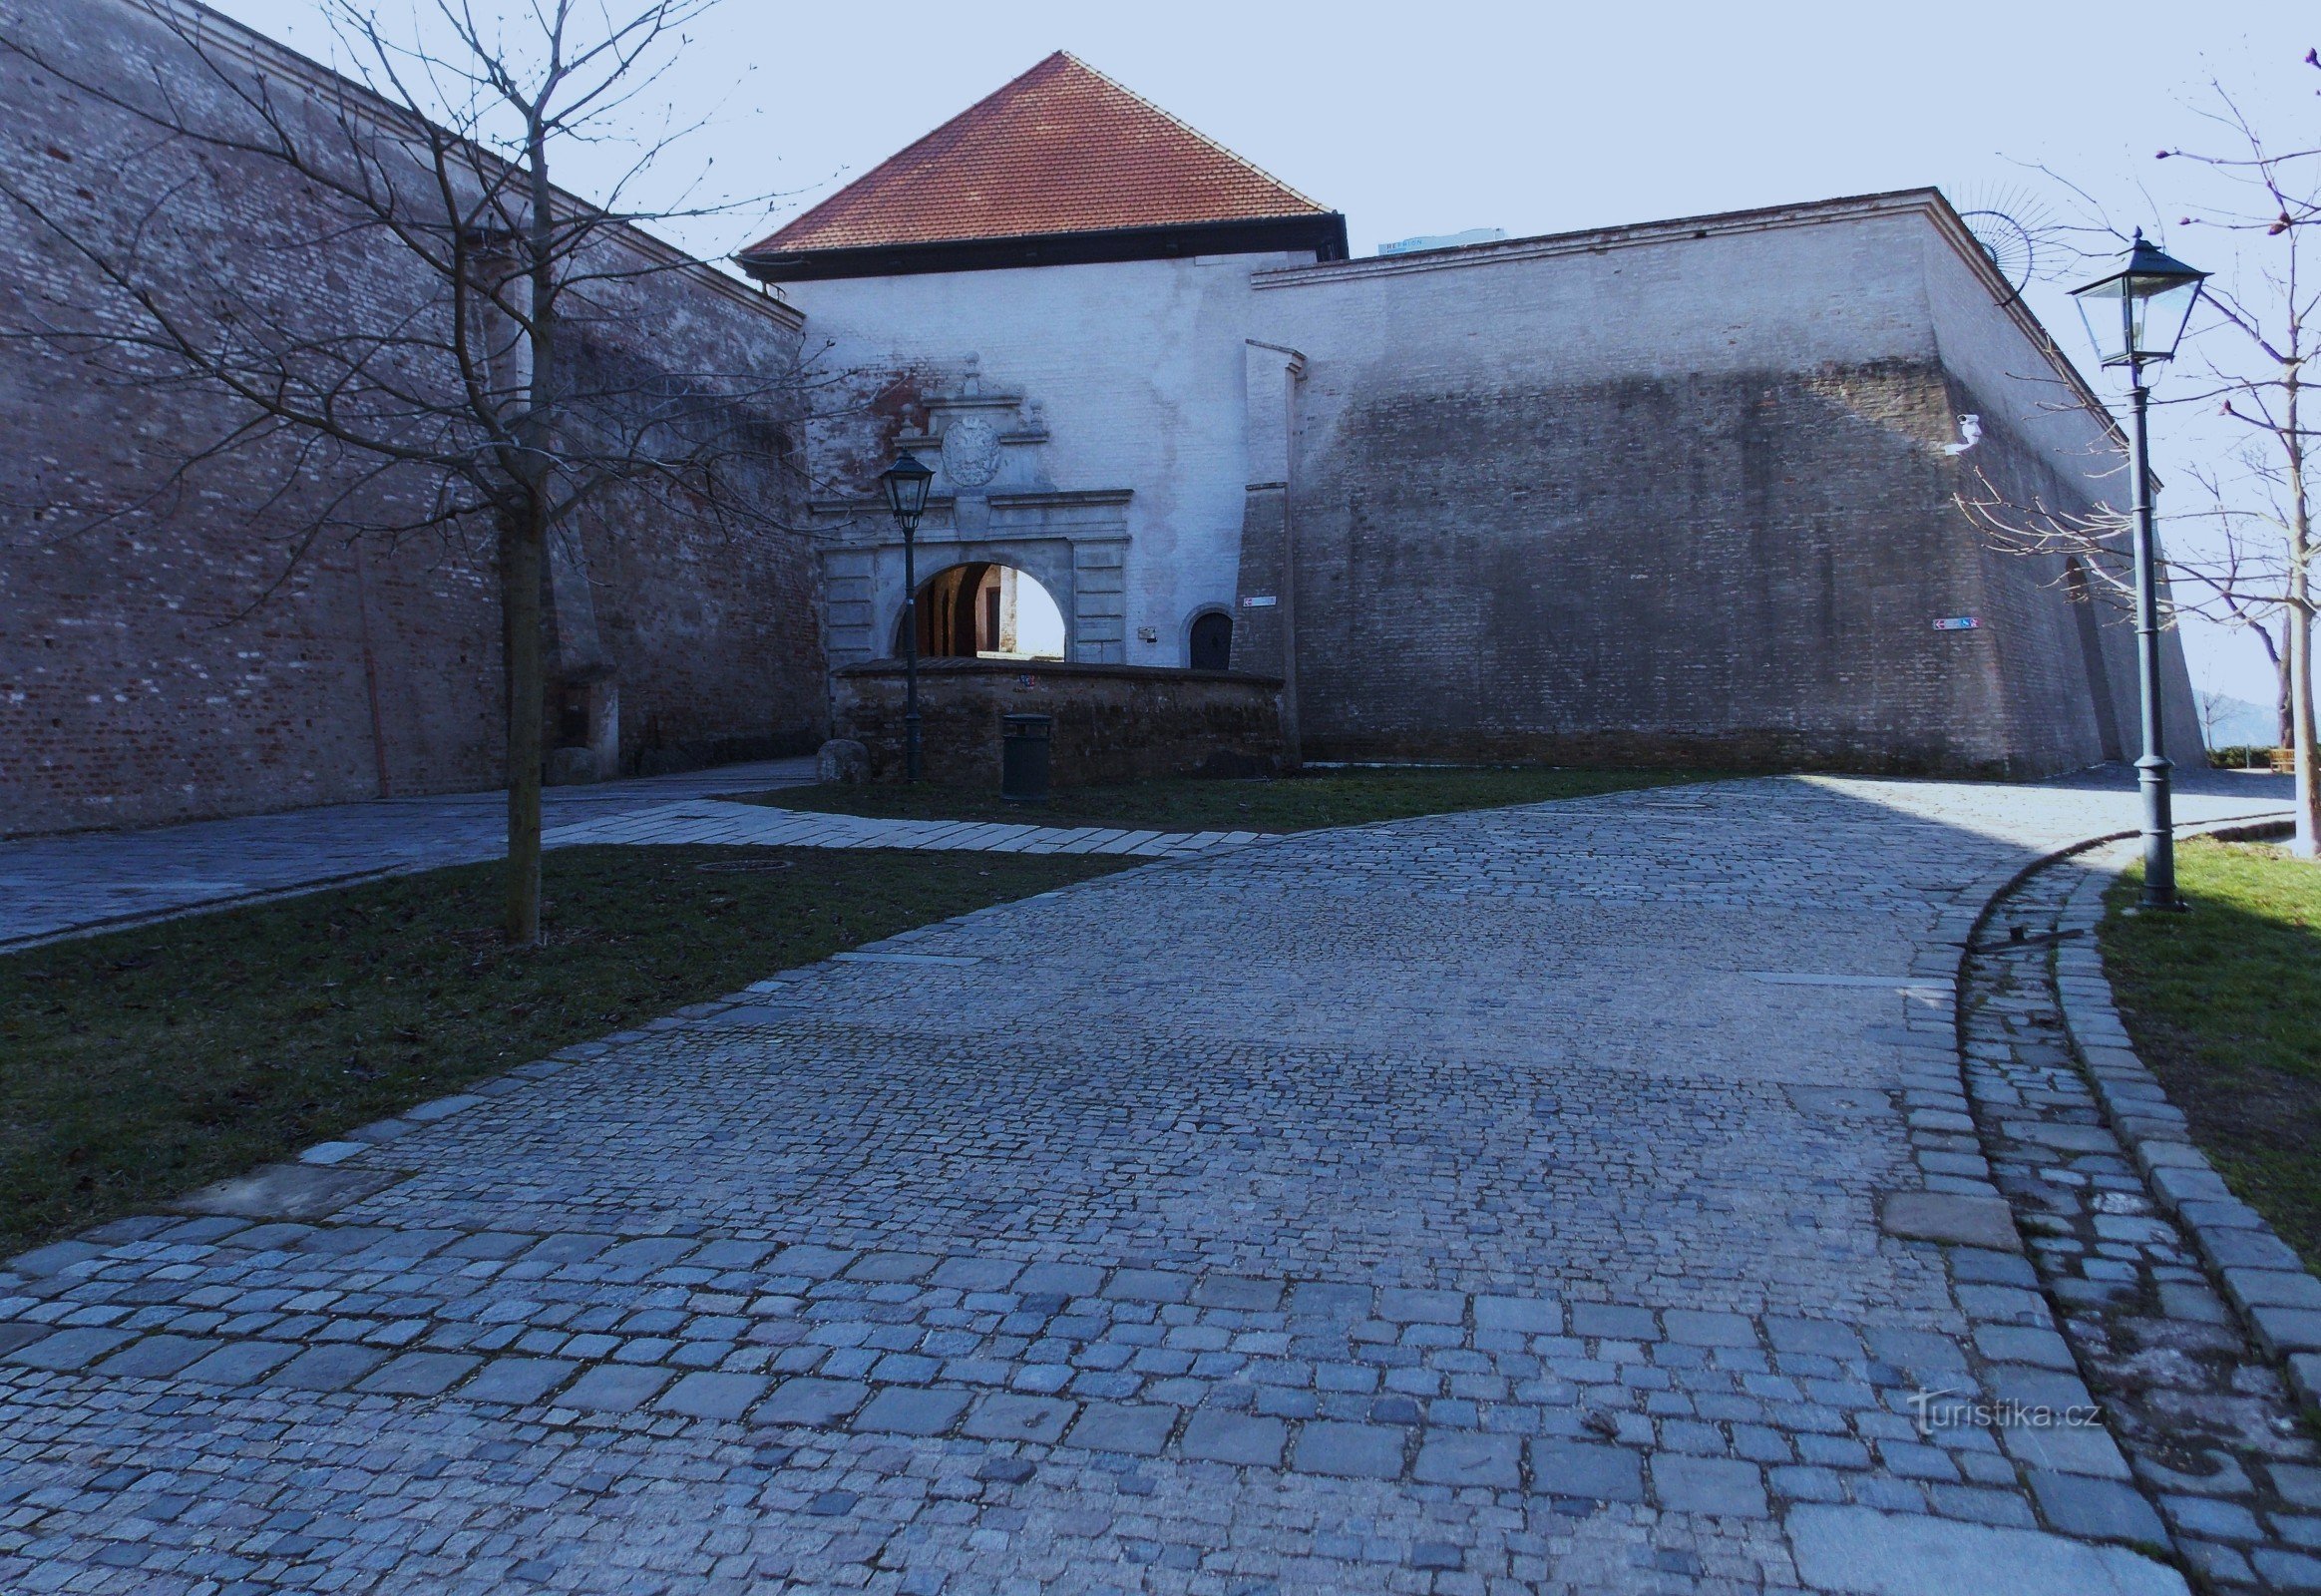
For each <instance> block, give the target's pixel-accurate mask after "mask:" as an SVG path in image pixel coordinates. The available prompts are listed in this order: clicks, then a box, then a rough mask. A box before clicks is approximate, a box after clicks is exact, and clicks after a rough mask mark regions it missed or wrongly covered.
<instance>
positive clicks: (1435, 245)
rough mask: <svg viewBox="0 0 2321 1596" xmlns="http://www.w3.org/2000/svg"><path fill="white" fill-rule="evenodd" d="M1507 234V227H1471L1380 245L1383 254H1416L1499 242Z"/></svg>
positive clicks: (1399, 239) (1379, 251)
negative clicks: (1471, 244) (1420, 251)
mask: <svg viewBox="0 0 2321 1596" xmlns="http://www.w3.org/2000/svg"><path fill="white" fill-rule="evenodd" d="M1506 236H1507V229H1506V228H1505V227H1469V228H1467V230H1466V231H1464V232H1429V233H1421V234H1420V235H1419V236H1417V237H1415V238H1396V239H1395V240H1394V241H1393V242H1392V243H1382V244H1379V245H1378V253H1379V254H1382V255H1409V254H1416V253H1417V252H1418V251H1419V250H1421V249H1456V248H1459V247H1461V246H1462V245H1465V244H1470V243H1497V242H1498V241H1499V240H1500V239H1501V238H1504V237H1506Z"/></svg>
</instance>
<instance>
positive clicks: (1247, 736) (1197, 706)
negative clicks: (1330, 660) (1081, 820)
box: [831, 659, 1282, 788]
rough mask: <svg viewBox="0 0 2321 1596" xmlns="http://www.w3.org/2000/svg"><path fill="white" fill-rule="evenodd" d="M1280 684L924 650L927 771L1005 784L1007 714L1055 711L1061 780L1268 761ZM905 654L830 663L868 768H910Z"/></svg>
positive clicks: (1253, 771) (1225, 771) (1254, 768)
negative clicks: (1002, 739) (1002, 737)
mask: <svg viewBox="0 0 2321 1596" xmlns="http://www.w3.org/2000/svg"><path fill="white" fill-rule="evenodd" d="M1281 692H1282V684H1281V682H1280V681H1279V680H1277V679H1275V678H1274V677H1271V676H1249V675H1243V674H1241V673H1240V672H1238V671H1226V670H1173V669H1164V668H1160V667H1157V666H1146V665H1093V664H1079V663H1070V662H1066V661H1063V660H1045V659H1043V660H1003V659H927V660H922V661H921V662H920V665H919V715H920V721H919V726H920V745H921V747H922V749H923V750H924V768H925V772H926V778H927V779H928V780H929V781H937V782H944V783H947V784H953V785H958V786H989V787H993V788H996V787H997V786H998V784H999V730H1000V722H999V717H1000V716H1002V715H1013V714H1042V715H1052V716H1054V717H1055V733H1054V736H1055V741H1054V745H1053V748H1052V750H1051V754H1050V758H1051V770H1052V777H1051V779H1052V781H1053V784H1054V785H1056V786H1058V787H1075V786H1085V785H1087V784H1089V783H1092V782H1105V781H1136V780H1141V779H1145V778H1149V777H1155V776H1196V775H1217V776H1247V775H1259V774H1267V773H1271V772H1272V771H1273V770H1275V769H1277V768H1278V767H1279V766H1280V763H1281V758H1282V714H1281ZM903 697H904V680H903V666H902V664H901V662H899V661H897V660H891V659H880V660H873V661H870V662H869V663H866V664H858V665H846V666H843V667H841V668H840V669H838V670H836V671H833V672H832V673H831V721H832V727H833V730H832V734H833V735H834V736H839V737H852V738H854V739H855V740H857V741H858V742H860V743H862V744H863V746H864V747H866V748H868V749H869V750H870V756H871V779H872V780H874V781H900V780H901V779H902V777H903Z"/></svg>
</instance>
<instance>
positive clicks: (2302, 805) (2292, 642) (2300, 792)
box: [2284, 564, 2321, 859]
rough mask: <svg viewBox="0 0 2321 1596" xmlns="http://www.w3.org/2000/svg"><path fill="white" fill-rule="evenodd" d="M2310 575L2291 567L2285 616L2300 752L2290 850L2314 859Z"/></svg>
mask: <svg viewBox="0 0 2321 1596" xmlns="http://www.w3.org/2000/svg"><path fill="white" fill-rule="evenodd" d="M2308 591H2309V589H2308V582H2307V577H2306V574H2305V571H2304V568H2303V567H2302V565H2301V564H2300V565H2293V566H2291V567H2290V570H2289V597H2290V598H2291V600H2292V604H2291V607H2290V609H2289V612H2288V614H2287V615H2286V616H2285V617H2284V618H2285V620H2286V622H2287V625H2288V628H2289V691H2290V709H2289V720H2290V725H2289V732H2290V740H2289V746H2290V747H2291V748H2292V749H2294V750H2295V751H2296V755H2297V776H2296V782H2297V794H2296V811H2297V834H2296V837H2295V838H2294V839H2293V840H2292V841H2291V842H2290V844H2289V852H2291V853H2293V854H2295V855H2296V856H2297V857H2298V858H2300V859H2311V858H2313V857H2315V855H2316V853H2317V852H2321V764H2317V763H2316V762H2315V758H2314V746H2313V730H2314V727H2313V617H2312V615H2311V614H2310V613H2309V612H2307V610H2306V608H2305V602H2306V596H2307V593H2308Z"/></svg>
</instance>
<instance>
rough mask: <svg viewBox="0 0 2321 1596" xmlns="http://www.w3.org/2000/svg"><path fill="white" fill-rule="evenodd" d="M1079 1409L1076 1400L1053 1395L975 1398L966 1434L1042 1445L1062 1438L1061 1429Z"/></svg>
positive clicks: (984, 1438) (968, 1414) (1000, 1394)
mask: <svg viewBox="0 0 2321 1596" xmlns="http://www.w3.org/2000/svg"><path fill="white" fill-rule="evenodd" d="M1078 1411H1079V1406H1078V1404H1077V1403H1075V1402H1068V1401H1059V1400H1057V1399H1056V1398H1055V1397H1025V1396H1022V1395H1020V1394H1017V1393H1013V1392H1006V1393H996V1394H993V1395H991V1396H988V1397H983V1398H981V1399H980V1400H979V1401H977V1402H976V1403H975V1405H974V1407H973V1408H972V1409H971V1410H969V1412H968V1413H967V1426H966V1429H967V1434H969V1435H973V1436H976V1437H978V1438H980V1439H983V1440H1027V1441H1037V1442H1039V1443H1040V1444H1041V1445H1048V1444H1052V1443H1053V1442H1055V1441H1057V1440H1060V1439H1061V1438H1062V1437H1063V1432H1064V1428H1065V1426H1066V1425H1068V1424H1070V1423H1071V1421H1072V1415H1073V1414H1074V1413H1076V1412H1078Z"/></svg>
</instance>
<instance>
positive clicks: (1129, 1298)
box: [1104, 1269, 1193, 1303]
mask: <svg viewBox="0 0 2321 1596" xmlns="http://www.w3.org/2000/svg"><path fill="white" fill-rule="evenodd" d="M1192 1293H1193V1277H1192V1276H1190V1275H1180V1274H1174V1273H1171V1272H1170V1271H1167V1270H1161V1269H1119V1270H1115V1271H1113V1274H1112V1278H1111V1280H1109V1281H1107V1282H1106V1283H1105V1285H1104V1295H1105V1296H1107V1297H1117V1298H1120V1299H1121V1300H1122V1301H1125V1302H1138V1303H1181V1302H1183V1301H1185V1299H1186V1298H1188V1297H1190V1296H1191V1295H1192Z"/></svg>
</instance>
